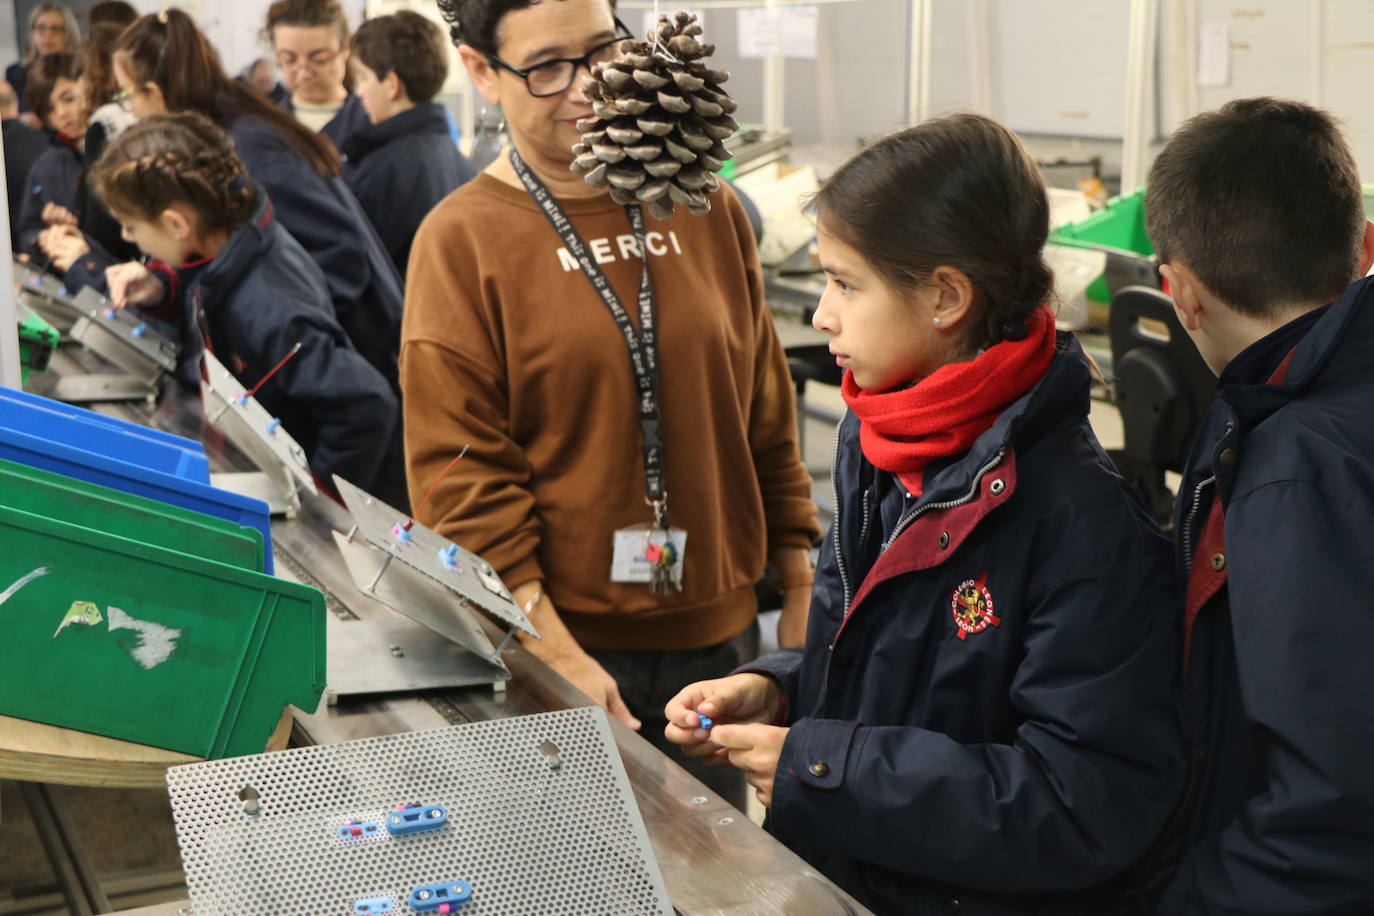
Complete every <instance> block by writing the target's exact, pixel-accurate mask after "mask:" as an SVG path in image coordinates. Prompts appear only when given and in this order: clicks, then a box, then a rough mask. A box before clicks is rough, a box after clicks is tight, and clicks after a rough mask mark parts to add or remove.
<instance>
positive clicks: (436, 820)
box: [386, 805, 448, 836]
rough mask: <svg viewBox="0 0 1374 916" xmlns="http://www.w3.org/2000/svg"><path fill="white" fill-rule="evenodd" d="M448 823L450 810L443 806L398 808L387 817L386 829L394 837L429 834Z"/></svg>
mask: <svg viewBox="0 0 1374 916" xmlns="http://www.w3.org/2000/svg"><path fill="white" fill-rule="evenodd" d="M447 823H448V809H447V808H445V807H444V806H443V805H405V806H398V807H397V808H396V810H395V811H391V812H389V813H388V814H387V816H386V829H387V832H388V833H390V834H391V835H392V836H406V835H408V834H412V833H428V832H429V831H431V830H438V829H439V828H440V827H442V826H444V825H445V824H447Z"/></svg>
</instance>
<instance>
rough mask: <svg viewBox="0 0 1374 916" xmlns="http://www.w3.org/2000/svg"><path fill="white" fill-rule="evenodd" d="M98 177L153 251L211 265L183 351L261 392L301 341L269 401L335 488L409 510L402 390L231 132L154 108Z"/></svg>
mask: <svg viewBox="0 0 1374 916" xmlns="http://www.w3.org/2000/svg"><path fill="white" fill-rule="evenodd" d="M92 183H93V184H94V186H95V188H96V189H97V191H98V193H99V194H100V196H101V198H102V199H103V200H104V201H105V203H106V205H107V206H108V207H109V208H110V211H111V212H112V213H114V214H115V215H116V216H117V217H118V218H119V220H120V221H121V222H122V223H123V225H124V231H125V233H126V234H127V235H128V237H129V238H130V239H131V240H133V241H135V242H136V243H137V244H138V246H139V247H140V248H141V249H142V250H143V251H144V252H145V253H147V254H149V255H151V256H152V257H154V258H157V259H158V260H159V261H161V262H163V263H165V264H186V263H188V262H193V261H199V262H202V263H203V266H202V267H201V268H200V269H199V270H198V271H197V272H196V273H195V275H194V277H193V278H192V279H191V280H190V282H189V287H188V289H187V291H186V296H185V297H184V303H185V306H186V308H188V309H190V310H192V313H191V314H190V315H188V316H187V320H186V321H185V322H184V324H185V326H186V327H188V328H190V329H192V332H191V336H190V340H189V341H187V342H184V343H183V352H184V353H185V354H186V355H195V354H197V353H198V352H200V348H201V347H204V348H205V349H207V350H209V351H211V352H212V353H214V354H215V356H216V357H217V358H218V359H219V360H220V362H222V363H224V365H225V366H226V367H228V369H229V371H230V372H232V373H234V376H235V377H236V378H237V379H238V380H239V382H240V383H241V384H242V385H243V386H244V388H245V390H247V389H248V388H251V387H253V386H254V385H256V384H257V383H258V382H259V381H260V380H261V379H263V378H264V377H266V376H267V375H268V373H269V372H270V371H271V370H272V368H273V367H274V366H276V365H277V364H278V363H279V362H280V361H281V360H282V359H283V358H284V357H286V356H287V354H289V353H291V351H292V348H293V347H295V346H296V345H297V344H299V345H300V350H299V351H298V352H297V353H296V354H295V355H294V356H292V357H291V358H290V359H289V360H287V361H286V362H285V363H284V364H282V365H281V368H280V369H279V370H278V371H276V372H275V373H273V374H272V375H271V377H270V378H268V379H267V380H266V381H265V382H263V384H262V387H261V388H260V389H259V390H258V392H257V394H256V397H257V399H258V400H259V401H260V402H261V403H262V405H263V407H264V408H266V409H267V410H268V412H270V413H271V414H272V415H273V416H274V417H277V418H279V419H280V420H281V422H282V425H283V426H284V427H285V428H286V430H287V432H289V433H290V434H291V436H292V437H293V438H294V439H296V441H297V442H299V443H300V445H301V447H302V448H303V449H304V450H305V453H306V457H307V458H308V460H309V462H310V468H311V470H312V471H313V472H314V473H315V476H316V477H317V478H318V480H319V481H320V482H321V483H322V484H324V485H326V486H327V487H329V488H331V489H332V487H333V480H332V478H331V475H334V474H338V475H339V476H341V477H343V478H345V479H347V480H349V481H350V482H352V483H354V484H356V485H357V486H360V487H362V488H363V489H365V490H368V491H370V492H372V493H373V494H374V495H376V496H379V497H381V498H383V499H385V500H387V501H389V502H390V501H393V500H396V499H397V498H400V500H401V501H400V503H399V505H401V506H405V505H406V503H405V500H404V488H405V479H404V466H403V459H402V455H401V440H400V408H399V405H398V404H397V401H396V397H395V395H394V394H393V393H392V391H391V388H390V386H389V385H388V384H387V383H386V380H385V379H383V378H382V376H381V374H380V373H379V372H377V370H376V369H374V368H373V367H372V366H370V365H368V363H367V361H366V360H364V359H363V358H362V356H361V355H359V354H358V353H357V351H356V350H354V349H353V347H352V346H351V345H350V344H349V341H348V337H347V336H346V335H345V334H344V332H343V329H342V328H340V327H339V325H338V322H336V321H335V319H334V315H333V309H332V308H331V307H330V303H329V290H328V287H327V286H326V285H325V282H324V277H323V275H322V274H321V273H320V269H319V267H318V266H317V265H316V264H315V262H314V261H312V260H311V259H310V257H309V256H308V255H307V254H306V253H305V251H304V250H303V249H302V248H301V247H300V245H299V244H297V243H296V241H295V240H294V239H293V238H291V236H290V235H289V234H287V232H286V231H285V230H284V229H283V228H282V226H281V224H280V222H279V221H277V220H276V219H275V218H274V217H273V214H272V207H271V204H270V203H269V201H268V200H267V198H266V197H265V195H263V194H262V192H261V191H260V190H259V189H258V188H256V187H255V186H254V185H253V183H252V182H251V181H250V180H249V178H248V174H247V171H246V170H245V168H244V166H243V163H242V162H241V161H240V160H239V158H238V156H237V155H235V153H234V150H233V146H232V145H231V143H230V141H229V139H228V138H227V137H226V136H225V135H224V133H223V132H222V131H220V130H219V128H217V127H215V126H214V125H213V124H211V123H210V122H209V121H208V120H206V119H205V118H203V117H201V116H200V115H197V114H180V115H162V116H158V117H151V118H146V119H144V120H143V121H141V122H140V123H139V124H137V125H135V126H134V127H131V128H129V129H128V130H127V131H125V132H124V133H122V134H120V136H118V137H116V138H115V139H114V140H113V141H112V142H111V144H110V146H109V148H108V150H107V152H106V153H105V155H104V156H103V157H102V158H101V160H100V163H99V164H98V165H97V167H96V168H95V171H94V175H93V176H92Z"/></svg>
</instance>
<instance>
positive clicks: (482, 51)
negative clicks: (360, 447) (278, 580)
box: [400, 0, 817, 799]
mask: <svg viewBox="0 0 1374 916" xmlns="http://www.w3.org/2000/svg"><path fill="white" fill-rule="evenodd" d="M440 7H441V9H442V10H443V11H444V14H445V16H446V18H447V19H448V21H449V22H450V24H451V25H452V27H453V29H452V32H453V37H454V40H455V42H457V43H458V44H459V54H460V56H461V57H462V59H463V62H464V64H465V65H466V67H467V69H468V72H469V74H470V75H471V76H472V78H473V80H474V81H475V82H476V84H477V86H478V88H479V89H480V91H481V92H482V94H483V96H484V97H485V98H486V100H487V101H488V102H489V103H491V104H499V105H500V106H501V108H502V110H503V112H504V113H505V116H506V119H507V122H508V124H509V126H510V132H511V137H512V140H513V142H514V147H515V150H514V152H515V153H517V154H518V159H517V157H516V156H504V155H503V156H501V157H498V159H497V160H496V161H495V162H494V163H493V164H492V165H491V166H490V167H489V168H488V169H487V170H486V172H485V173H483V174H482V175H479V176H478V177H477V179H475V180H474V181H472V182H470V183H469V184H467V185H465V186H464V187H463V188H460V189H459V190H458V191H456V192H454V193H453V194H452V195H450V196H449V197H448V198H447V199H445V200H444V201H443V202H442V203H441V204H439V206H438V207H437V208H435V210H434V211H433V212H432V213H431V214H430V215H429V217H428V218H427V219H426V220H425V221H424V223H423V224H422V225H421V227H420V230H419V233H418V234H417V235H416V238H415V243H414V248H413V251H412V254H411V260H410V265H409V274H408V277H409V288H408V289H407V294H406V309H405V318H404V325H403V329H402V348H401V363H400V365H401V385H402V389H403V392H404V404H405V419H406V430H407V437H406V453H407V464H408V470H409V479H410V488H411V493H412V496H413V497H415V501H416V502H418V499H419V497H422V496H423V495H424V494H425V493H426V492H427V491H428V490H429V489H430V487H431V486H435V482H436V480H439V478H440V475H441V474H442V473H443V471H444V468H445V467H446V466H447V465H448V464H449V462H450V461H451V459H452V458H453V457H454V456H456V455H457V454H458V453H459V451H460V450H461V449H462V448H463V447H464V446H465V445H470V446H471V449H470V451H469V453H468V455H467V457H466V458H465V459H464V460H463V461H462V462H460V463H458V464H457V465H455V466H454V467H453V469H452V470H451V471H450V472H449V473H448V474H447V475H446V476H444V477H443V478H442V480H441V481H440V482H439V483H438V484H437V487H436V489H435V492H434V495H433V496H432V497H431V499H430V501H429V503H428V504H427V507H426V509H425V511H424V513H423V515H422V517H421V518H420V521H422V522H423V523H425V524H427V525H430V526H432V527H434V528H436V529H437V530H439V531H440V532H442V533H443V534H445V535H446V536H449V537H451V538H453V539H454V540H455V541H457V542H458V543H460V544H462V545H463V546H464V547H466V548H467V549H469V550H472V551H475V552H477V553H480V554H482V555H483V556H484V557H486V558H487V559H488V560H490V561H491V562H492V564H493V565H494V566H495V567H496V569H497V571H498V573H500V575H501V576H502V578H503V579H504V580H505V581H506V582H507V583H509V584H510V585H512V586H514V588H513V593H514V595H515V598H516V600H517V602H519V603H521V604H522V605H527V607H528V608H529V613H530V616H531V621H532V623H533V624H534V625H535V627H536V628H537V629H538V630H539V632H540V633H541V635H542V636H543V639H542V640H540V641H537V642H536V641H531V642H530V643H528V648H529V649H530V651H531V652H533V653H534V654H535V655H536V656H538V657H540V658H541V659H543V660H544V661H545V662H546V663H548V664H549V665H550V666H551V667H553V668H554V669H555V670H557V671H559V672H560V673H561V674H563V675H564V676H565V677H566V678H568V680H570V681H571V682H572V683H574V684H575V685H576V686H578V687H579V688H581V689H582V690H583V691H585V692H586V693H587V694H588V695H589V696H590V697H591V698H592V699H594V700H595V701H597V702H598V703H600V704H602V705H603V706H605V707H606V708H607V709H608V710H609V711H610V712H611V713H612V714H614V715H616V716H617V717H619V718H620V719H621V720H622V721H624V722H626V723H627V724H629V725H630V726H631V727H639V725H640V723H641V721H642V722H644V723H646V724H648V725H649V728H648V729H646V737H648V738H649V739H650V740H653V741H655V743H661V742H663V735H662V728H663V726H664V725H665V724H666V720H664V719H663V715H662V709H663V706H664V703H665V702H666V701H667V699H668V698H669V697H671V696H672V695H673V693H675V692H676V690H677V689H678V687H680V686H681V684H683V683H686V682H687V681H688V680H691V679H692V677H694V676H697V675H688V674H687V672H688V671H701V672H702V673H701V674H700V675H699V676H701V677H711V676H718V675H720V674H724V673H725V672H727V671H729V670H730V669H731V668H732V667H733V666H734V665H735V664H737V663H738V661H739V656H740V654H741V652H742V651H743V648H744V645H745V644H746V643H748V642H749V640H748V639H747V637H749V636H751V635H753V634H754V632H755V631H754V618H755V615H756V612H757V608H756V604H755V600H754V593H753V585H754V582H755V581H756V580H757V579H758V578H759V576H760V575H761V573H762V571H763V568H764V564H765V562H766V561H768V562H771V563H772V564H773V565H774V567H775V568H776V569H777V571H778V572H779V573H780V574H781V576H782V578H783V583H784V587H785V589H786V607H785V608H784V613H783V622H782V626H781V629H780V638H781V641H782V642H783V644H784V645H799V644H800V643H801V641H802V639H803V637H804V633H805V624H806V609H807V604H808V602H809V597H810V585H811V566H810V559H809V548H810V546H811V544H812V543H813V541H814V540H815V538H816V535H817V525H816V513H815V506H814V504H813V503H812V501H811V495H810V480H809V477H808V476H807V473H806V469H805V467H804V466H803V465H802V463H801V460H800V457H799V454H798V450H797V443H796V413H795V404H794V400H793V394H792V386H791V381H790V379H789V377H788V372H787V365H786V361H785V359H784V357H783V353H782V349H781V347H780V346H779V344H778V341H777V337H776V335H775V333H774V330H773V326H772V323H771V319H770V317H769V314H768V310H767V308H766V306H765V303H764V298H763V284H762V278H761V275H760V268H759V263H758V256H757V252H756V250H755V247H754V240H753V236H752V234H751V232H750V229H749V225H748V221H747V220H746V218H745V215H744V211H743V209H742V207H741V206H740V203H739V201H738V199H737V198H736V197H735V196H734V195H733V193H732V192H731V191H730V190H729V189H728V188H722V190H721V192H720V193H718V194H716V195H715V196H714V197H713V200H712V208H711V211H710V212H709V213H708V214H705V215H702V216H694V215H689V214H687V213H686V212H679V213H678V215H676V216H674V217H673V218H672V219H670V220H667V221H662V222H660V221H658V220H653V219H646V225H644V226H643V230H644V233H643V248H644V250H645V251H647V254H648V270H649V276H650V280H651V285H652V289H653V293H654V296H655V299H656V306H657V308H656V316H657V317H656V321H655V325H656V329H657V346H656V353H657V370H658V371H657V376H658V378H657V386H656V394H657V399H658V401H659V413H660V424H659V426H658V433H659V436H660V437H661V440H662V453H661V455H662V457H661V469H662V474H663V479H664V481H665V482H666V488H665V489H666V493H667V495H668V497H669V498H668V500H667V512H668V519H669V522H670V524H671V526H672V527H673V528H675V529H682V530H683V531H685V532H686V533H687V536H688V537H687V541H686V545H685V549H684V550H683V556H682V558H681V559H682V563H681V570H682V573H683V574H682V580H681V590H670V591H668V592H667V593H666V594H656V593H655V592H654V591H653V590H652V589H651V588H650V586H649V585H648V584H643V583H635V582H625V581H613V577H612V560H613V549H614V541H615V539H616V532H618V531H622V530H623V529H633V528H635V526H646V525H648V524H649V523H651V522H653V520H654V513H653V510H652V509H651V508H650V507H649V505H648V504H647V503H646V486H645V483H646V458H645V455H644V451H643V449H642V445H643V443H644V441H645V437H644V434H643V432H642V425H641V406H642V401H641V397H640V394H641V390H640V389H638V388H637V387H636V386H637V378H638V377H637V376H636V374H635V371H634V368H633V364H632V359H631V356H630V350H629V348H628V346H627V339H628V338H631V337H633V338H635V339H636V340H639V338H640V335H639V334H638V333H635V329H637V328H638V326H639V324H640V321H639V316H640V314H641V311H640V303H639V297H638V293H639V290H640V284H641V274H642V272H643V269H644V262H643V260H641V254H640V250H639V248H640V243H639V241H638V240H637V238H636V233H635V231H634V228H633V225H632V222H631V214H630V211H629V210H627V208H625V207H622V206H620V205H618V204H616V203H615V202H614V201H612V200H611V199H610V197H609V196H608V195H607V193H606V192H605V191H604V190H602V189H598V188H593V187H591V186H589V185H587V184H585V183H584V182H583V181H582V180H581V178H579V177H577V176H576V175H574V174H573V173H572V172H571V171H569V168H568V166H569V164H570V163H571V161H572V159H573V153H572V146H573V145H574V144H575V143H577V142H578V140H579V139H580V136H579V133H578V131H577V128H576V122H577V121H578V120H579V119H581V118H583V117H586V116H587V115H589V114H590V112H591V109H590V105H589V104H588V103H587V102H586V101H585V100H584V99H583V98H582V95H581V92H580V89H581V85H582V83H583V81H584V80H586V79H587V78H588V76H587V74H588V70H587V67H588V63H589V62H592V63H594V62H596V61H597V60H602V59H606V58H607V57H610V56H613V55H614V54H615V53H616V49H617V43H616V39H617V38H618V37H619V38H623V37H625V33H624V32H623V31H621V28H622V27H620V26H619V24H618V23H617V22H616V20H615V19H614V18H613V15H612V10H611V7H610V6H609V5H608V2H607V0H559V2H552V3H548V2H546V3H533V4H528V3H526V4H525V5H522V4H521V0H515V2H511V0H440ZM498 26H499V30H498ZM560 60H561V62H560ZM540 65H544V66H540ZM517 161H518V162H521V163H523V164H524V167H525V168H526V169H527V172H528V174H527V175H526V177H525V179H524V180H522V177H521V175H520V173H519V172H518V171H517V165H516V163H517ZM531 180H533V186H535V187H537V186H539V185H542V186H543V187H544V188H546V189H547V191H548V193H549V194H550V195H551V196H552V199H553V201H555V209H557V210H561V211H562V213H563V214H565V215H566V217H567V219H568V220H569V221H570V223H571V225H572V226H573V227H574V228H575V230H576V232H577V234H578V235H579V236H580V238H581V240H582V241H583V243H584V244H585V253H586V255H587V260H588V262H589V265H594V267H593V268H592V269H593V272H595V270H596V269H597V268H599V270H600V271H601V272H603V274H604V277H605V278H606V280H607V281H608V282H609V285H610V287H611V288H612V289H613V291H614V294H615V296H616V297H618V299H619V302H620V303H621V304H622V305H623V310H624V313H625V315H626V317H627V318H628V320H629V321H630V322H633V326H632V327H630V328H628V329H627V333H622V329H621V328H619V327H618V326H617V322H616V320H614V318H613V316H612V312H611V310H610V308H609V305H608V303H607V302H606V301H605V300H604V299H603V297H602V296H601V295H599V294H598V292H597V290H596V288H595V287H594V286H593V283H592V282H591V279H590V277H589V275H588V273H587V272H585V271H584V268H583V266H582V265H581V264H579V262H578V260H577V258H576V257H575V256H574V252H575V250H576V247H577V246H576V243H574V242H571V241H569V242H568V243H567V244H565V240H564V238H561V237H560V234H559V233H558V232H556V231H555V229H554V228H553V225H552V224H551V219H552V218H553V217H551V216H548V215H546V212H545V210H542V209H541V208H540V205H538V204H536V202H535V199H534V198H533V196H532V193H534V192H533V191H531V190H528V189H527V188H529V187H530V186H531V185H530V184H529V182H530V181H531ZM570 248H571V249H572V250H570ZM641 343H643V342H642V341H641ZM645 530H646V531H647V529H645ZM622 540H623V541H625V543H628V540H626V536H623V537H622ZM622 546H624V545H623V544H622ZM618 578H621V579H623V578H625V577H624V576H623V575H622V576H619V577H618ZM664 746H666V743H664ZM680 759H681V758H680ZM711 781H712V782H715V783H716V785H717V786H721V787H723V786H725V785H726V784H727V782H729V783H731V784H736V782H735V781H734V780H727V781H722V780H719V779H713V780H711ZM730 795H731V796H732V798H734V799H742V797H743V791H742V785H740V791H738V792H731V793H730Z"/></svg>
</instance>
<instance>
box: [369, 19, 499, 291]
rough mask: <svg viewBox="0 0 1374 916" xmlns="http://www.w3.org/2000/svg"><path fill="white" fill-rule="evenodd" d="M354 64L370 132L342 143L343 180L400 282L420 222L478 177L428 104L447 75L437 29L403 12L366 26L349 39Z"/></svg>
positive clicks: (435, 106) (436, 108) (440, 113)
mask: <svg viewBox="0 0 1374 916" xmlns="http://www.w3.org/2000/svg"><path fill="white" fill-rule="evenodd" d="M353 61H354V70H355V72H356V74H357V82H356V85H355V87H354V88H355V90H356V92H357V96H358V98H359V99H361V100H362V104H363V107H364V108H366V109H367V115H368V117H369V118H371V120H372V126H370V127H367V128H365V129H363V130H360V131H358V132H357V133H355V134H353V135H352V136H351V137H349V139H348V140H347V141H346V142H345V143H344V145H343V153H344V156H345V163H344V180H345V181H347V182H348V186H349V187H350V188H351V189H352V190H353V193H354V195H355V196H356V197H357V198H358V203H359V204H361V205H362V208H363V211H364V212H366V213H367V217H368V219H370V220H371V221H372V225H373V226H374V227H375V228H376V230H377V234H378V235H379V236H381V239H382V244H383V245H385V246H386V250H387V252H388V253H389V254H390V255H391V259H392V260H393V261H394V262H395V264H396V269H397V270H399V271H400V272H401V276H402V277H404V276H405V272H406V262H407V261H408V260H410V243H411V242H412V241H413V240H414V238H415V230H417V229H419V228H420V221H421V220H423V219H424V218H425V216H426V215H427V214H428V213H429V211H430V210H433V209H434V205H435V204H437V203H439V201H441V200H443V199H444V198H445V197H447V196H448V195H449V194H450V193H451V192H453V191H454V190H455V189H457V188H458V186H459V185H461V184H464V183H465V182H467V181H468V180H470V179H471V178H472V177H473V176H474V175H476V174H477V172H476V170H475V169H473V167H472V164H471V163H470V162H468V160H467V159H466V158H465V157H464V156H463V154H462V153H460V152H458V148H457V146H455V145H454V142H453V136H452V135H451V134H450V133H449V127H448V117H447V115H446V114H445V112H444V107H443V106H442V105H440V104H439V103H437V102H435V101H433V99H434V96H435V94H436V93H438V91H439V90H440V89H441V88H443V85H444V79H445V78H446V77H447V76H448V51H447V50H446V49H445V47H444V37H443V34H442V33H441V32H440V31H439V27H438V26H437V25H435V24H434V23H433V22H430V21H429V20H428V19H426V18H425V17H424V16H421V15H420V14H419V13H413V12H411V11H409V10H402V11H401V12H399V13H395V14H393V15H390V16H381V17H379V18H377V19H369V20H368V21H367V22H365V23H363V25H362V26H361V27H360V28H359V29H358V31H357V34H355V35H354V36H353Z"/></svg>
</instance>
